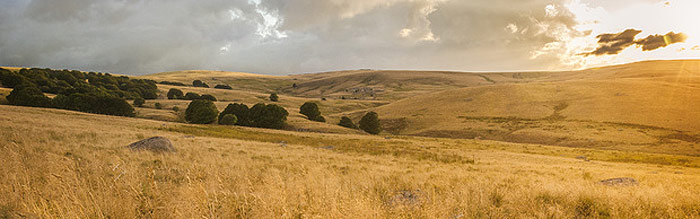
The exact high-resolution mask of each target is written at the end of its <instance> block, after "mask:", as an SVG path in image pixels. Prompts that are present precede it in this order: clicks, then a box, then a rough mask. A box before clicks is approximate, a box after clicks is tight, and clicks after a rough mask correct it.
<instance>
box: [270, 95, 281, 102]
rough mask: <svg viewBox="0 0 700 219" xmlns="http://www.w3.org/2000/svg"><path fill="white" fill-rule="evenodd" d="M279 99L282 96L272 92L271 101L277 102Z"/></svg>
mask: <svg viewBox="0 0 700 219" xmlns="http://www.w3.org/2000/svg"><path fill="white" fill-rule="evenodd" d="M279 100H280V97H279V96H277V93H272V94H270V101H272V102H277V101H279Z"/></svg>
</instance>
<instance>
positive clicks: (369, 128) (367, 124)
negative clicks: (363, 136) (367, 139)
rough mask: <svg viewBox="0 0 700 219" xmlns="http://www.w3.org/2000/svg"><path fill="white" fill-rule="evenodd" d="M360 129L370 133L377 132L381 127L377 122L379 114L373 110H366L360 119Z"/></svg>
mask: <svg viewBox="0 0 700 219" xmlns="http://www.w3.org/2000/svg"><path fill="white" fill-rule="evenodd" d="M360 129H362V130H364V131H365V132H367V133H370V134H374V135H376V134H379V132H381V131H382V127H381V125H380V124H379V115H377V113H375V112H368V113H367V114H365V116H363V117H362V119H360Z"/></svg>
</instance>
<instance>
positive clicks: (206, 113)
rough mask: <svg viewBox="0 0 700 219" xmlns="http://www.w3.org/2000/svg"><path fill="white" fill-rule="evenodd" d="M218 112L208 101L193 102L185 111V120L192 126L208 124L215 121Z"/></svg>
mask: <svg viewBox="0 0 700 219" xmlns="http://www.w3.org/2000/svg"><path fill="white" fill-rule="evenodd" d="M217 115H219V110H218V109H216V106H215V105H214V103H212V102H211V101H208V100H193V101H192V102H190V104H189V105H188V106H187V109H186V110H185V120H187V122H189V123H194V124H209V123H212V122H214V121H216V117H217Z"/></svg>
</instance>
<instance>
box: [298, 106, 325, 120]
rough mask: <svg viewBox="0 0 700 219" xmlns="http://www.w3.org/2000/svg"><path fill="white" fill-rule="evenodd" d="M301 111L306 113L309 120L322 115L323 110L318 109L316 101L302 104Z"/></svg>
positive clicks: (303, 113)
mask: <svg viewBox="0 0 700 219" xmlns="http://www.w3.org/2000/svg"><path fill="white" fill-rule="evenodd" d="M299 113H301V114H302V115H305V116H306V117H307V118H308V119H309V120H313V118H316V117H318V116H321V111H318V105H316V103H314V102H306V103H304V104H303V105H301V107H299Z"/></svg>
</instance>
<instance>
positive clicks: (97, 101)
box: [52, 93, 135, 116]
mask: <svg viewBox="0 0 700 219" xmlns="http://www.w3.org/2000/svg"><path fill="white" fill-rule="evenodd" d="M52 102H53V106H54V107H56V108H60V109H68V110H76V111H80V112H86V113H96V114H104V115H114V116H134V115H135V113H134V108H133V107H132V106H131V105H130V104H129V103H127V102H126V100H124V99H122V98H119V97H114V96H103V95H101V94H84V93H74V94H71V95H69V96H65V95H58V96H56V97H54V99H53V101H52Z"/></svg>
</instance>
